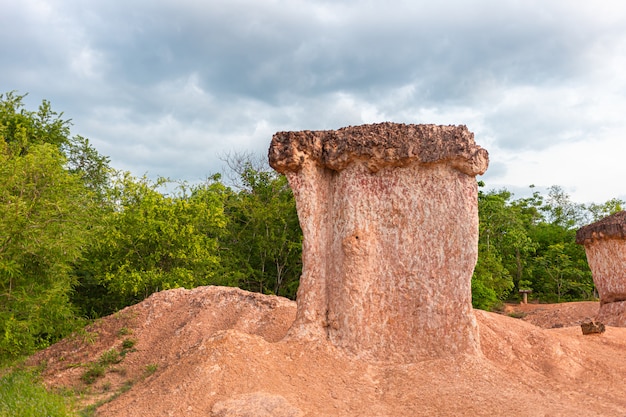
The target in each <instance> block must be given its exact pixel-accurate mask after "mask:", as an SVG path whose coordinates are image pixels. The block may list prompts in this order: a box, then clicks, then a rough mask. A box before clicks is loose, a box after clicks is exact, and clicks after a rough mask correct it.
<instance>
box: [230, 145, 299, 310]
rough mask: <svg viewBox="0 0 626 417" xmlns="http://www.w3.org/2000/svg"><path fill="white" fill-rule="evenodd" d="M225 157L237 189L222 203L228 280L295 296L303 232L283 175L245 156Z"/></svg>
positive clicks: (260, 289)
mask: <svg viewBox="0 0 626 417" xmlns="http://www.w3.org/2000/svg"><path fill="white" fill-rule="evenodd" d="M229 162H230V165H231V169H233V170H234V172H236V174H237V175H238V179H237V184H238V187H239V192H237V193H233V194H232V195H231V196H230V197H229V199H228V200H227V203H226V209H227V215H228V217H229V219H230V221H229V224H228V234H227V235H226V236H225V237H224V239H223V240H222V245H221V248H222V251H223V253H224V256H223V258H224V262H225V265H227V266H228V269H229V271H230V274H231V277H232V280H233V281H234V282H236V283H237V285H238V286H240V287H242V288H244V289H247V290H251V291H256V292H262V293H270V294H277V295H283V296H286V297H290V298H294V297H295V293H296V290H297V287H298V283H299V278H300V274H301V271H302V261H301V257H302V231H301V230H300V224H299V222H298V215H297V211H296V204H295V200H294V197H293V194H292V192H291V189H290V188H289V185H288V184H287V179H286V178H285V176H283V175H279V174H277V173H276V172H274V171H272V170H270V169H269V167H264V166H263V165H262V164H255V163H254V161H253V160H252V159H251V158H250V157H249V155H244V156H241V155H239V156H236V157H235V159H231V160H230V161H229Z"/></svg>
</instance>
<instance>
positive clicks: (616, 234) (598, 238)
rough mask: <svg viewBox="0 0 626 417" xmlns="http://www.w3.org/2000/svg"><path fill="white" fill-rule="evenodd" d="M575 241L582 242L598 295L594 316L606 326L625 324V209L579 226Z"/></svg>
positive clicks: (625, 325) (623, 325) (622, 325)
mask: <svg viewBox="0 0 626 417" xmlns="http://www.w3.org/2000/svg"><path fill="white" fill-rule="evenodd" d="M576 242H577V243H579V244H581V245H584V246H585V253H586V254H587V261H588V262H589V267H590V268H591V273H592V275H593V282H594V283H595V285H596V288H597V289H598V294H599V295H600V311H599V312H598V316H597V317H596V319H597V320H599V321H601V322H602V323H604V324H607V325H609V326H620V327H626V211H620V212H618V213H615V214H613V215H611V216H608V217H605V218H604V219H602V220H600V221H597V222H595V223H592V224H590V225H587V226H584V227H582V228H580V229H579V230H578V231H577V232H576Z"/></svg>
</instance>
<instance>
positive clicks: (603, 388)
mask: <svg viewBox="0 0 626 417" xmlns="http://www.w3.org/2000/svg"><path fill="white" fill-rule="evenodd" d="M597 307H598V304H597V303H567V304H557V305H541V304H528V305H524V306H519V305H508V306H507V307H506V309H505V312H504V313H503V314H496V313H487V312H483V311H476V316H477V321H478V325H479V329H480V338H481V350H482V353H481V354H480V355H477V356H456V357H449V358H442V359H436V360H425V361H421V362H417V363H412V364H403V365H395V364H392V363H385V362H377V363H372V362H366V361H361V360H357V359H355V358H353V357H351V356H348V355H345V354H343V353H342V352H341V351H338V350H336V349H335V348H333V347H332V346H330V345H329V344H327V343H324V342H321V341H308V342H307V341H296V340H291V341H285V340H281V339H282V337H283V335H284V334H285V333H286V331H287V329H288V327H289V325H290V324H291V322H292V321H293V319H294V316H295V303H293V302H291V301H289V300H286V299H283V298H279V297H271V296H264V295H259V294H251V293H248V292H245V291H241V290H238V289H232V288H222V287H203V288H197V289H194V290H183V289H178V290H171V291H166V292H162V293H158V294H155V295H153V296H152V297H150V298H148V299H147V300H145V301H144V302H142V303H140V304H137V305H135V306H132V307H129V308H127V309H125V310H123V311H121V312H119V313H117V314H114V315H112V316H109V317H106V318H104V319H102V320H99V321H98V322H97V323H95V324H94V325H92V326H91V327H90V328H89V329H88V330H87V332H85V333H83V334H79V335H77V336H75V337H73V338H69V339H66V340H64V341H62V342H60V343H58V344H56V345H54V346H52V347H50V348H49V349H46V350H45V351H42V352H40V353H38V354H37V355H35V356H34V357H33V358H31V362H32V363H33V364H34V363H41V362H45V363H46V364H47V366H46V370H45V372H44V378H45V381H46V382H47V384H49V385H50V386H54V387H66V388H67V387H70V388H74V389H75V390H76V392H79V393H82V395H81V398H82V400H81V401H83V404H84V405H87V404H93V403H96V402H98V401H100V402H101V403H102V405H100V406H99V407H98V411H97V415H98V416H109V417H121V416H147V417H150V416H198V417H199V416H203V417H208V416H215V417H219V416H461V415H462V416H490V417H492V416H542V417H543V416H570V415H580V416H621V417H623V416H626V384H624V383H623V380H624V376H625V375H626V328H615V327H607V330H606V332H605V333H602V334H596V335H588V336H583V335H582V332H581V329H580V326H579V323H580V321H582V320H585V319H587V318H592V317H593V316H594V314H595V310H597ZM513 316H514V317H513ZM520 318H521V319H520ZM561 326H562V327H561ZM125 340H131V342H128V341H127V342H126V346H129V345H131V344H132V343H133V342H134V345H133V346H132V348H130V350H129V349H126V350H127V353H126V355H125V356H124V357H123V358H122V360H121V361H120V362H119V363H116V364H108V365H106V367H105V368H106V372H105V375H104V376H102V377H100V378H99V379H97V380H96V381H95V382H94V383H92V384H89V385H88V384H85V383H84V382H83V381H81V375H83V374H84V373H85V371H86V370H87V369H88V364H89V363H93V362H96V361H98V359H99V358H100V357H101V356H102V354H103V353H105V352H107V351H109V350H110V349H116V350H117V351H123V350H124V349H123V347H122V345H123V344H124V341H125Z"/></svg>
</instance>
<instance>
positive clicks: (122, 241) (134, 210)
mask: <svg viewBox="0 0 626 417" xmlns="http://www.w3.org/2000/svg"><path fill="white" fill-rule="evenodd" d="M168 184H169V183H168V182H167V181H166V180H164V179H160V180H157V181H155V182H152V181H150V180H149V179H147V178H145V177H144V178H139V179H137V178H135V177H133V176H131V175H130V174H128V173H122V174H120V175H119V176H117V177H114V178H113V182H112V184H111V186H110V188H109V195H108V201H109V210H108V212H107V213H106V214H105V216H104V220H103V225H102V226H101V227H99V228H98V230H97V235H96V237H95V239H94V241H93V242H92V244H91V245H90V246H89V248H88V249H87V251H86V253H85V256H84V260H83V261H82V262H81V264H80V265H79V267H78V268H77V270H78V271H80V275H81V277H82V278H81V285H80V286H79V287H77V289H76V291H77V294H76V297H75V302H76V303H77V304H79V305H80V307H81V309H82V310H83V311H84V312H85V313H86V314H88V315H90V316H101V315H105V314H109V313H111V312H113V311H115V310H117V309H120V308H123V307H125V306H127V305H130V304H133V303H135V302H138V301H141V300H143V299H144V298H146V297H147V296H149V295H150V294H152V293H154V292H156V291H160V290H166V289H170V288H178V287H185V288H193V287H196V286H198V285H208V284H212V283H220V284H221V283H224V282H223V281H222V280H221V278H220V277H221V275H220V274H218V271H220V261H219V257H218V240H217V238H218V236H219V235H220V234H221V233H222V231H223V229H224V228H225V226H226V218H225V216H224V207H223V201H224V198H225V196H226V188H225V187H224V186H223V185H222V184H221V183H220V182H219V177H214V178H213V179H211V180H208V181H207V182H206V183H204V184H201V185H197V186H194V187H187V186H186V185H184V184H183V185H180V186H179V187H177V188H176V189H175V190H174V192H173V193H172V194H171V195H166V194H164V193H162V192H160V191H159V188H162V187H164V186H166V185H168ZM169 185H171V184H169Z"/></svg>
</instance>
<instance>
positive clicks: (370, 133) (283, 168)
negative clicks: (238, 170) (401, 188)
mask: <svg viewBox="0 0 626 417" xmlns="http://www.w3.org/2000/svg"><path fill="white" fill-rule="evenodd" d="M307 160H312V161H313V162H315V163H316V164H318V165H320V166H323V167H326V168H329V169H332V170H335V171H341V170H342V169H344V168H345V167H346V166H348V165H349V164H350V163H352V162H355V161H363V162H364V163H365V164H366V165H367V167H368V168H369V169H370V171H372V172H376V171H378V170H380V169H381V168H384V167H387V166H406V165H408V164H410V163H413V162H418V163H423V164H428V163H436V162H446V163H449V164H450V165H452V166H453V167H454V168H456V169H458V170H459V171H461V172H463V173H465V174H467V175H471V176H475V175H480V174H483V173H484V172H485V171H486V170H487V166H488V165H489V153H488V152H487V151H486V150H485V149H483V148H481V147H480V146H478V145H476V143H475V142H474V134H473V133H472V132H470V131H469V130H468V129H467V127H466V126H463V125H460V126H453V125H450V126H440V125H433V124H425V125H414V124H402V123H390V122H385V123H377V124H369V125H361V126H350V127H344V128H341V129H339V130H318V131H311V130H304V131H301V132H278V133H276V134H275V135H274V136H273V138H272V143H271V145H270V149H269V162H270V165H271V166H272V168H274V169H275V170H276V171H278V172H282V173H285V172H288V171H292V172H297V171H299V170H300V169H301V168H302V166H303V164H304V163H305V161H307Z"/></svg>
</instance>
